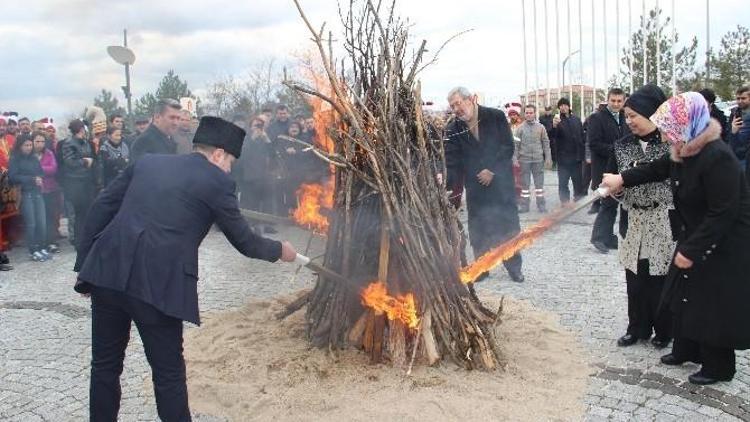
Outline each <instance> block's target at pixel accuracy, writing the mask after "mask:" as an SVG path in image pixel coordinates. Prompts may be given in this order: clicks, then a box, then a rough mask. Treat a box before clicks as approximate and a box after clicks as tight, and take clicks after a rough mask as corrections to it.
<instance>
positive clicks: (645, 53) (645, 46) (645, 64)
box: [641, 0, 648, 85]
mask: <svg viewBox="0 0 750 422" xmlns="http://www.w3.org/2000/svg"><path fill="white" fill-rule="evenodd" d="M642 3H643V15H642V16H641V34H642V35H643V40H642V41H643V42H642V44H643V85H646V84H647V83H648V34H646V0H643V1H642Z"/></svg>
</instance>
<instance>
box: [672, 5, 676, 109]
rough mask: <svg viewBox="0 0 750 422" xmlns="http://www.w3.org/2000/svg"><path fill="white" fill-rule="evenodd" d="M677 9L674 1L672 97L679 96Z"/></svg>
mask: <svg viewBox="0 0 750 422" xmlns="http://www.w3.org/2000/svg"><path fill="white" fill-rule="evenodd" d="M676 16H677V9H675V7H674V0H672V95H677V57H675V44H677V31H676V30H675V18H676Z"/></svg>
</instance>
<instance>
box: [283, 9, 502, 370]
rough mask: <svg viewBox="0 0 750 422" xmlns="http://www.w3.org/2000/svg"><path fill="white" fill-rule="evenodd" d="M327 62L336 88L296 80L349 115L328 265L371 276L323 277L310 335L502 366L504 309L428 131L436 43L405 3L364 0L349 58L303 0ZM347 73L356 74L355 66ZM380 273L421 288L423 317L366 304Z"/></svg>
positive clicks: (469, 364)
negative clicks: (488, 297)
mask: <svg viewBox="0 0 750 422" xmlns="http://www.w3.org/2000/svg"><path fill="white" fill-rule="evenodd" d="M295 4H296V5H297V8H298V10H299V12H300V15H301V16H302V19H303V20H304V21H305V23H306V24H307V26H308V28H309V29H310V32H311V34H312V38H313V41H314V42H315V44H316V46H317V49H318V52H319V54H320V58H321V61H322V64H323V72H324V78H325V79H327V85H328V86H329V87H330V89H329V90H324V91H327V92H321V91H319V90H315V89H312V88H309V87H308V86H306V85H303V84H300V83H296V82H291V81H288V82H287V84H289V86H292V87H294V88H296V89H298V90H299V91H301V92H305V93H307V94H310V95H315V96H317V97H319V98H322V99H323V100H324V101H326V102H328V103H329V104H330V105H331V106H332V108H333V110H335V113H336V115H337V121H338V124H337V125H336V127H335V128H331V130H330V131H329V136H331V137H332V138H333V140H334V142H335V153H328V154H324V153H323V152H322V151H318V153H319V154H321V155H324V156H325V157H326V159H327V160H329V162H331V163H332V164H334V168H335V169H336V172H335V186H336V188H335V201H334V202H335V204H334V209H333V212H332V213H331V215H330V216H329V218H330V226H329V231H328V237H327V245H326V255H325V259H324V265H325V266H326V267H328V268H330V269H333V270H334V271H337V272H339V273H340V274H342V275H344V276H345V277H347V278H349V279H350V280H352V281H353V282H354V283H355V284H358V285H359V286H360V287H359V289H356V288H354V287H352V286H351V285H346V284H342V283H338V282H335V281H333V280H327V279H326V278H325V277H322V276H321V277H319V279H318V281H317V284H316V286H315V288H314V290H313V291H312V293H311V295H310V298H309V301H308V308H307V315H306V316H307V323H308V327H307V334H308V337H309V339H310V340H311V342H312V343H313V344H315V345H317V346H320V347H328V348H330V349H340V348H344V347H347V346H348V345H354V346H355V347H363V348H364V349H365V350H366V351H367V352H368V353H370V354H371V356H372V357H373V360H375V361H380V360H381V359H382V358H388V359H390V360H391V361H392V362H393V363H394V364H405V363H407V362H409V361H411V362H412V363H413V362H414V357H415V356H416V357H418V358H419V361H420V362H427V363H428V364H434V363H436V362H438V361H440V360H441V359H442V358H449V359H451V360H453V361H454V362H456V363H458V364H460V365H462V366H464V367H466V368H481V369H492V368H495V367H496V366H497V365H498V358H499V353H498V350H497V346H496V344H497V343H496V339H495V337H494V325H495V323H496V321H497V313H495V312H492V311H490V310H488V309H487V308H485V307H484V306H483V305H482V304H481V302H479V300H478V299H477V298H476V295H473V294H471V292H470V291H469V290H468V289H467V287H466V285H464V284H462V283H461V281H460V280H459V269H460V259H459V257H460V254H459V248H460V247H461V235H460V232H459V229H458V226H457V218H456V211H455V210H454V209H453V208H452V206H451V205H450V203H449V202H448V199H447V198H448V197H447V194H446V191H445V188H444V187H442V186H441V185H440V184H439V183H438V182H437V174H438V173H443V174H444V171H445V169H444V151H443V146H442V143H441V142H431V141H430V140H429V139H428V138H427V131H426V129H425V122H424V121H423V118H422V117H423V114H422V109H421V105H422V101H421V98H420V89H419V83H418V82H417V79H416V78H417V76H418V74H419V72H420V70H421V69H422V66H423V65H422V61H423V53H425V51H426V49H425V43H424V42H423V43H422V44H421V45H420V47H419V48H418V49H416V51H415V50H414V49H412V47H410V46H409V43H408V31H407V23H406V22H405V21H403V20H401V19H400V18H398V17H396V16H395V14H394V4H391V5H390V7H388V8H382V9H381V7H382V6H381V4H380V2H377V3H373V2H372V1H370V0H365V1H361V2H360V1H356V0H352V2H351V3H350V5H349V9H348V11H346V12H342V13H341V17H342V22H343V24H344V27H345V41H344V47H345V48H344V50H345V55H344V59H343V60H338V59H336V58H334V57H333V53H332V52H333V47H332V41H331V35H330V34H327V35H326V36H327V39H326V38H324V27H325V26H323V27H322V28H320V29H319V30H316V29H315V28H314V27H313V26H312V25H311V23H310V22H309V20H308V19H307V17H306V16H305V13H304V11H303V10H302V8H301V7H300V5H299V3H297V1H296V0H295ZM344 75H345V76H344ZM377 280H380V281H382V282H384V283H386V285H387V289H388V292H389V294H390V295H393V296H397V295H402V294H406V293H413V295H414V297H415V299H416V304H417V307H418V315H419V317H420V322H419V326H418V327H417V328H408V327H406V326H405V325H404V324H403V323H401V322H399V321H388V320H386V318H385V317H384V316H382V315H377V314H376V313H375V312H374V311H372V310H371V309H369V308H367V307H365V306H363V305H362V299H361V293H362V290H361V289H364V288H365V287H366V286H368V285H369V284H370V283H372V282H375V281H377Z"/></svg>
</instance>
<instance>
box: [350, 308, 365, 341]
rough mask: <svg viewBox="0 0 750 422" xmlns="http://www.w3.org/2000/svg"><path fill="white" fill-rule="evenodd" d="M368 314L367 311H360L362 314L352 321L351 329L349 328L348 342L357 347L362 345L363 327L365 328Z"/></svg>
mask: <svg viewBox="0 0 750 422" xmlns="http://www.w3.org/2000/svg"><path fill="white" fill-rule="evenodd" d="M368 315H369V312H368V311H364V312H362V315H361V316H360V317H359V319H358V320H357V322H355V323H354V326H353V327H352V329H351V330H349V344H351V345H352V346H356V347H359V346H361V345H362V336H363V335H364V333H365V328H367V321H368V318H367V317H368Z"/></svg>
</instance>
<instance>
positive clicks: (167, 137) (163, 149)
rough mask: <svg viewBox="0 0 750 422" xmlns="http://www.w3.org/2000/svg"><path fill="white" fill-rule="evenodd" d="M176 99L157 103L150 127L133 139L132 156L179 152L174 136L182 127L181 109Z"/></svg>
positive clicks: (136, 158) (133, 158)
mask: <svg viewBox="0 0 750 422" xmlns="http://www.w3.org/2000/svg"><path fill="white" fill-rule="evenodd" d="M181 109H182V106H180V103H178V102H177V101H176V100H172V99H164V100H159V102H158V103H156V109H155V110H154V115H153V118H152V120H151V124H150V125H149V126H148V128H147V129H146V130H145V131H144V132H143V133H142V134H141V136H139V137H138V138H136V139H135V141H133V148H132V150H131V151H130V158H131V159H132V160H133V161H137V160H139V159H140V158H141V157H143V156H144V155H146V154H177V142H176V141H175V140H174V136H175V135H176V134H177V132H178V131H179V129H180V110H181Z"/></svg>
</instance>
